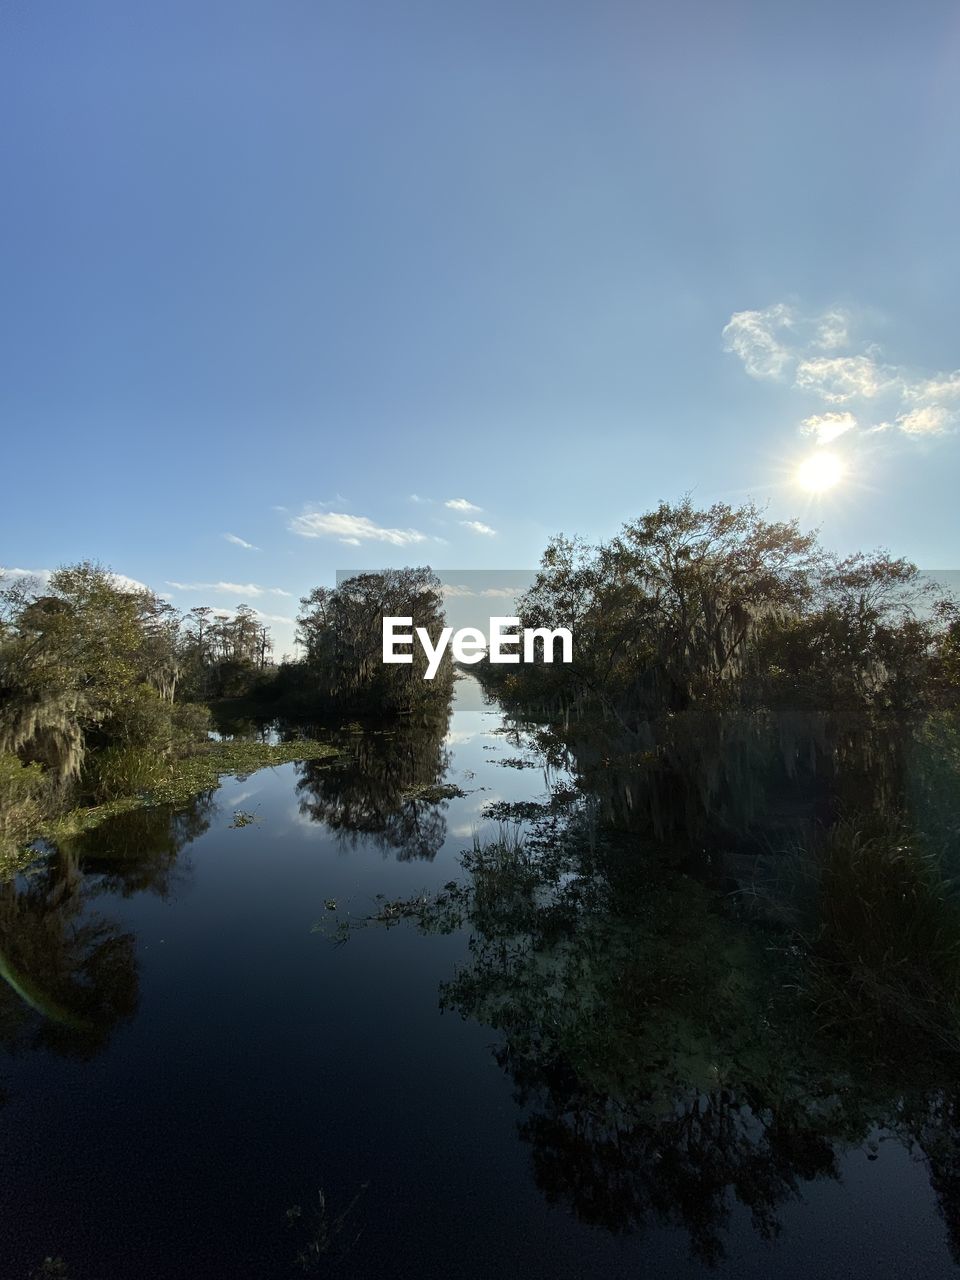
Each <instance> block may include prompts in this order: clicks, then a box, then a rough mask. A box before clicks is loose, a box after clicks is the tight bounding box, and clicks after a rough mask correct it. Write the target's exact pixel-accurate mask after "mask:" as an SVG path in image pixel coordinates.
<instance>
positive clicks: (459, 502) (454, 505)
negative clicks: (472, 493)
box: [443, 498, 483, 511]
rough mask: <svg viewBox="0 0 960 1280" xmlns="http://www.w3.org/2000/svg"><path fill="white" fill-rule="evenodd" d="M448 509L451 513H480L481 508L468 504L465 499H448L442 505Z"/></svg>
mask: <svg viewBox="0 0 960 1280" xmlns="http://www.w3.org/2000/svg"><path fill="white" fill-rule="evenodd" d="M443 505H444V506H445V507H449V508H450V510H451V511H482V510H483V507H477V506H475V505H474V504H473V503H472V502H468V501H467V499H466V498H448V499H447V500H446V502H445V503H444V504H443Z"/></svg>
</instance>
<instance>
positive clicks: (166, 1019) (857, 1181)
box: [0, 680, 957, 1280]
mask: <svg viewBox="0 0 960 1280" xmlns="http://www.w3.org/2000/svg"><path fill="white" fill-rule="evenodd" d="M501 725H502V722H501V717H500V714H499V712H498V711H497V709H496V708H495V707H491V706H488V705H486V704H485V703H484V700H483V698H482V695H481V693H480V690H479V687H478V686H477V685H476V684H475V682H474V681H472V680H462V681H460V682H459V683H458V687H457V695H456V701H455V704H454V709H453V713H452V717H451V719H450V722H449V724H448V725H446V726H442V727H441V732H439V733H436V734H432V735H431V734H430V733H427V732H426V731H424V732H423V733H421V734H419V735H417V734H414V735H412V736H411V735H400V736H399V737H397V736H394V737H390V736H384V735H375V734H369V733H367V734H365V733H363V732H361V731H359V730H357V731H355V732H347V733H346V734H344V735H341V736H340V739H339V740H340V742H341V743H343V744H344V745H345V746H346V748H347V754H346V757H345V761H344V763H343V764H342V765H341V766H339V767H334V768H331V767H330V766H328V765H323V766H313V767H309V766H306V767H305V766H297V765H284V766H281V767H279V768H276V769H267V770H262V771H260V772H258V773H256V774H254V775H252V776H250V777H248V778H245V779H224V780H223V782H222V784H221V786H220V787H219V789H218V790H217V791H216V792H215V793H213V794H212V795H209V796H206V797H200V798H198V800H197V801H196V802H195V803H194V804H193V805H192V806H191V807H190V808H189V809H188V810H185V811H179V812H176V813H171V812H169V811H162V810H154V811H148V812H145V813H140V814H136V815H133V816H132V817H128V818H125V819H122V820H117V821H116V822H114V823H113V824H110V825H108V826H105V827H101V828H100V829H99V830H98V831H97V832H95V833H91V834H90V835H88V836H87V837H84V838H83V839H82V840H80V841H78V842H76V844H75V845H73V846H71V847H70V848H69V849H64V850H60V851H59V852H58V853H56V854H54V855H52V856H51V859H50V861H49V863H48V864H47V865H45V866H41V867H40V868H39V869H38V870H37V872H36V873H35V874H34V875H32V876H31V877H27V878H23V879H21V880H19V881H18V882H16V883H15V884H10V885H7V886H4V887H2V888H0V949H2V954H3V958H4V959H3V975H4V978H5V981H3V982H0V1142H2V1147H0V1152H2V1155H0V1161H2V1167H0V1178H2V1182H0V1185H2V1192H0V1195H2V1201H0V1275H2V1276H3V1277H5V1278H6V1277H11V1278H16V1280H26V1277H28V1276H31V1275H33V1274H35V1273H37V1274H44V1273H42V1272H37V1268H38V1267H39V1266H40V1265H41V1264H42V1262H43V1259H45V1258H58V1259H62V1260H63V1269H62V1270H56V1269H55V1270H53V1271H51V1272H50V1274H62V1275H66V1276H68V1277H70V1280H107V1278H109V1277H118V1278H121V1280H126V1278H127V1277H131V1278H133V1277H148V1278H149V1277H158V1278H163V1280H174V1278H177V1280H180V1278H181V1277H182V1278H186V1277H190V1278H191V1280H193V1278H195V1277H224V1278H226V1277H230V1278H232V1280H233V1278H235V1280H245V1278H247V1277H249V1278H250V1280H273V1278H274V1277H288V1276H294V1275H297V1274H304V1273H305V1272H306V1273H307V1274H311V1273H312V1274H317V1275H326V1274H337V1275H343V1276H356V1277H370V1278H371V1280H373V1278H374V1277H376V1278H377V1280H388V1278H389V1277H395V1276H396V1277H405V1276H411V1277H434V1276H436V1277H447V1276H456V1277H463V1278H466V1277H501V1276H517V1277H524V1278H525V1280H534V1278H538V1277H543V1278H544V1280H547V1278H548V1277H611V1280H612V1278H613V1277H628V1276H629V1277H640V1276H658V1277H659V1276H667V1277H674V1276H675V1277H692V1276H701V1275H719V1276H726V1275H729V1276H737V1277H761V1276H762V1277H768V1276H772V1275H775V1276H778V1277H804V1280H808V1278H809V1277H810V1276H844V1277H859V1276H863V1277H867V1276H870V1277H876V1276H891V1277H900V1276H925V1277H937V1276H947V1275H954V1274H955V1273H956V1271H957V1268H956V1267H955V1266H954V1263H953V1261H952V1258H951V1252H950V1237H949V1232H948V1224H947V1221H946V1220H945V1218H944V1211H943V1209H942V1208H941V1201H942V1202H943V1203H944V1204H946V1205H947V1206H948V1207H947V1213H948V1216H949V1213H950V1210H949V1204H950V1192H951V1188H950V1187H949V1186H946V1187H945V1186H944V1183H945V1182H946V1181H949V1178H948V1175H946V1174H944V1171H943V1169H942V1168H941V1169H939V1170H938V1171H934V1179H933V1180H934V1182H935V1183H937V1185H938V1188H939V1191H940V1193H941V1195H940V1199H938V1195H937V1192H936V1190H935V1189H934V1187H932V1186H931V1167H930V1165H929V1161H928V1157H927V1155H926V1154H925V1153H924V1152H923V1151H922V1150H920V1149H918V1148H917V1147H916V1146H914V1145H910V1144H906V1143H904V1142H901V1141H899V1140H897V1139H895V1138H893V1137H892V1136H891V1134H890V1133H889V1132H887V1131H886V1130H885V1129H884V1128H883V1127H879V1128H878V1127H874V1128H873V1129H872V1130H871V1132H870V1134H869V1140H868V1141H864V1142H862V1143H854V1144H848V1145H844V1144H841V1143H837V1144H836V1145H835V1146H834V1149H833V1153H832V1166H831V1169H830V1172H829V1173H828V1174H825V1173H823V1171H822V1161H820V1162H819V1163H818V1161H816V1160H814V1161H810V1160H806V1161H805V1160H804V1159H803V1157H802V1155H799V1156H797V1158H796V1159H795V1161H794V1167H793V1171H792V1173H791V1175H790V1177H789V1178H788V1179H787V1180H786V1185H787V1193H786V1194H782V1195H779V1196H778V1197H777V1203H776V1204H775V1205H773V1206H772V1209H771V1212H770V1213H769V1214H767V1215H765V1217H764V1221H763V1222H762V1223H758V1215H757V1212H756V1207H755V1206H754V1207H753V1209H751V1208H748V1207H745V1205H744V1204H742V1203H741V1202H740V1200H738V1198H737V1196H736V1195H735V1194H734V1193H733V1192H732V1191H729V1190H727V1189H726V1188H724V1187H723V1186H722V1185H721V1186H720V1187H719V1190H718V1193H717V1203H719V1204H722V1212H721V1213H719V1214H717V1215H715V1217H716V1218H717V1221H715V1222H714V1223H713V1224H712V1227H711V1229H712V1230H715V1237H716V1240H717V1241H718V1242H719V1247H712V1248H711V1249H709V1250H706V1251H705V1250H704V1249H703V1248H700V1249H699V1250H698V1249H697V1248H696V1247H694V1243H695V1242H693V1241H692V1238H691V1230H690V1228H689V1223H688V1222H685V1221H683V1220H680V1219H678V1216H677V1214H675V1213H674V1212H672V1206H671V1205H670V1204H669V1203H661V1204H658V1203H657V1197H656V1187H657V1177H658V1175H657V1172H656V1167H655V1162H656V1160H658V1159H660V1158H661V1157H660V1153H659V1152H658V1151H654V1152H652V1154H651V1153H650V1152H649V1151H648V1159H649V1160H650V1161H652V1162H654V1165H653V1167H652V1172H651V1169H647V1170H645V1171H640V1170H637V1169H633V1170H631V1168H630V1163H629V1159H627V1158H626V1157H625V1156H624V1153H623V1152H622V1151H620V1152H618V1151H616V1150H614V1149H613V1148H612V1147H611V1146H610V1144H607V1146H606V1147H605V1146H604V1145H603V1144H599V1145H597V1147H596V1149H595V1151H594V1152H593V1154H592V1157H591V1158H592V1160H593V1161H594V1163H595V1164H596V1163H598V1162H599V1163H600V1164H603V1162H604V1161H608V1162H609V1165H610V1167H611V1168H613V1169H614V1170H618V1171H619V1172H615V1173H614V1174H613V1175H611V1176H610V1177H607V1176H606V1172H605V1171H604V1170H603V1169H599V1170H597V1169H593V1170H592V1171H591V1172H592V1174H595V1175H596V1177H595V1183H591V1185H595V1186H597V1187H606V1188H608V1193H609V1195H610V1197H611V1199H610V1202H609V1203H600V1204H597V1203H595V1202H594V1203H592V1204H591V1196H594V1197H595V1193H594V1192H593V1191H592V1190H591V1188H590V1187H583V1186H581V1187H579V1188H578V1186H577V1185H575V1184H576V1183H577V1181H578V1180H583V1177H584V1175H583V1172H582V1169H581V1167H580V1166H579V1165H578V1166H577V1168H576V1169H575V1170H572V1171H570V1172H569V1177H566V1178H565V1177H564V1171H563V1170H562V1169H561V1171H560V1174H561V1176H560V1177H559V1180H558V1176H557V1169H556V1167H555V1166H556V1160H557V1158H558V1157H557V1153H556V1151H554V1152H553V1160H554V1166H553V1173H552V1176H546V1175H545V1174H544V1172H543V1162H542V1159H540V1157H538V1153H537V1151H536V1149H535V1143H533V1142H532V1141H531V1139H530V1134H531V1129H530V1126H529V1125H526V1126H525V1121H527V1120H528V1119H529V1114H528V1112H529V1108H530V1105H531V1103H530V1100H529V1097H528V1096H524V1091H523V1090H522V1089H518V1086H517V1082H516V1079H515V1077H514V1076H512V1075H511V1074H509V1073H508V1071H507V1070H505V1069H504V1066H503V1065H501V1064H502V1062H503V1060H504V1059H503V1054H502V1052H500V1057H499V1058H498V1051H502V1047H503V1040H502V1035H501V1033H499V1032H497V1031H494V1030H492V1029H491V1028H490V1027H489V1026H484V1025H480V1024H479V1023H478V1022H477V1021H475V1020H473V1019H465V1018H461V1017H460V1016H458V1015H457V1014H456V1013H455V1012H454V1013H451V1012H449V1011H447V1012H443V1011H442V1010H441V1007H440V1000H439V997H438V992H439V990H440V988H441V984H443V983H445V982H449V980H450V979H451V978H452V977H453V976H454V975H455V974H456V973H457V972H458V969H461V968H462V966H464V965H465V964H466V963H467V962H468V960H469V958H470V955H471V952H470V949H469V946H470V931H469V929H458V930H454V931H453V932H451V933H448V934H437V933H433V934H429V935H424V934H422V933H421V932H418V931H417V930H416V929H415V928H413V927H409V926H407V925H405V924H402V925H399V926H398V927H396V928H390V929H386V928H366V929H361V930H356V931H354V932H352V933H351V936H350V939H349V943H348V944H347V945H342V946H338V945H336V944H335V943H334V941H333V940H332V939H331V937H330V936H329V931H328V932H326V933H325V932H323V931H321V932H318V931H316V930H315V929H314V926H315V925H316V924H317V922H318V921H321V920H323V919H325V918H326V919H330V918H331V915H332V913H333V912H334V911H336V913H337V914H338V915H339V916H343V915H344V914H346V913H349V917H351V918H359V917H362V916H364V915H365V914H367V913H370V912H372V911H374V910H376V907H377V903H378V901H379V900H378V898H377V895H378V894H383V895H385V896H386V898H387V899H393V898H399V897H409V896H410V895H413V894H417V893H419V892H420V891H426V892H430V891H435V890H438V889H440V888H441V887H442V886H443V885H444V884H445V883H447V882H449V881H451V880H454V879H456V878H458V876H462V874H463V872H462V870H461V868H460V863H459V855H460V854H461V853H462V852H463V850H464V849H465V848H467V847H468V846H469V845H470V844H471V842H472V838H473V834H474V832H475V831H476V830H478V829H480V830H481V831H483V830H484V818H483V810H484V808H485V806H488V805H490V804H491V803H494V802H496V801H500V800H503V801H521V800H536V799H540V798H543V797H544V795H545V794H546V791H547V788H548V785H549V783H550V782H551V781H556V780H555V779H551V778H549V777H548V776H547V775H546V774H545V772H544V770H543V768H541V767H536V763H537V762H536V759H535V757H530V756H529V755H528V756H527V757H526V759H525V761H524V762H525V763H527V764H533V765H534V766H535V767H517V766H518V765H519V764H520V763H521V761H520V760H519V759H518V748H517V745H516V743H511V742H510V741H509V740H508V738H506V737H505V736H504V734H503V733H500V732H498V730H499V729H501ZM438 780H439V781H442V782H446V783H449V784H453V785H454V786H455V787H457V788H459V789H460V791H462V792H463V793H464V794H462V795H456V796H453V797H451V798H445V799H438V798H436V797H430V796H429V795H428V796H427V798H426V799H424V798H422V797H421V799H420V800H419V801H417V800H415V799H410V798H409V796H410V792H411V791H412V790H414V789H416V788H417V787H422V786H429V785H430V784H435V783H436V782H437V781H438ZM405 796H406V797H407V799H404V797H405ZM238 813H241V814H246V815H248V820H246V821H245V822H243V821H241V822H240V823H239V824H238V821H237V816H236V815H237V814H238ZM327 904H331V905H330V906H328V905H327ZM534 1132H535V1130H534ZM563 1158H564V1157H563V1151H562V1150H561V1151H560V1155H559V1159H560V1161H561V1163H562V1160H563ZM631 1158H632V1157H631ZM573 1160H574V1156H573V1155H571V1161H573ZM664 1163H666V1162H664ZM634 1174H635V1175H637V1176H641V1175H642V1177H643V1178H644V1179H646V1182H645V1185H647V1186H648V1187H651V1188H653V1193H652V1194H648V1199H647V1202H648V1207H649V1212H646V1213H645V1214H642V1215H638V1214H637V1213H636V1212H635V1211H633V1210H631V1211H630V1212H624V1213H623V1214H620V1213H619V1212H618V1202H617V1197H618V1196H620V1195H621V1194H622V1193H623V1192H624V1187H623V1182H624V1180H627V1181H629V1178H630V1177H631V1176H632V1175H634ZM558 1181H559V1183H560V1184H564V1183H566V1185H567V1189H568V1190H570V1184H574V1185H573V1187H572V1192H571V1193H570V1194H560V1193H558V1191H557V1186H558ZM721 1183H722V1179H721ZM663 1186H664V1189H665V1198H666V1199H667V1200H669V1194H670V1192H669V1184H668V1182H667V1180H666V1174H665V1175H664V1182H663ZM687 1216H688V1218H689V1214H688V1215H687ZM708 1255H709V1256H708Z"/></svg>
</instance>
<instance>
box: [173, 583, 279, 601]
mask: <svg viewBox="0 0 960 1280" xmlns="http://www.w3.org/2000/svg"><path fill="white" fill-rule="evenodd" d="M166 585H167V586H168V587H173V589H174V591H209V592H211V593H214V594H216V595H226V596H254V597H256V596H265V595H269V596H290V595H291V592H289V591H284V590H283V588H282V587H261V586H260V585H259V584H258V583H256V582H167V584H166Z"/></svg>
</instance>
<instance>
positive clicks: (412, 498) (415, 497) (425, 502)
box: [410, 493, 433, 506]
mask: <svg viewBox="0 0 960 1280" xmlns="http://www.w3.org/2000/svg"><path fill="white" fill-rule="evenodd" d="M410 501H411V502H416V503H419V504H420V505H421V506H426V505H429V504H430V503H431V502H432V501H433V499H432V498H421V497H420V495H419V493H411V495H410Z"/></svg>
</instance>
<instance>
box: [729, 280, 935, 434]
mask: <svg viewBox="0 0 960 1280" xmlns="http://www.w3.org/2000/svg"><path fill="white" fill-rule="evenodd" d="M852 325H853V318H852V316H851V315H850V313H849V312H847V311H845V310H841V309H840V308H832V309H831V310H828V311H825V312H823V313H821V314H819V315H804V314H803V313H801V312H800V311H798V310H797V309H796V308H794V307H791V306H789V305H787V304H786V303H776V304H775V305H774V306H771V307H767V308H766V309H765V310H762V311H738V312H735V313H734V315H732V316H731V317H730V320H729V321H728V323H727V324H726V326H725V327H724V330H723V340H724V345H725V348H726V350H727V351H730V352H732V353H733V354H734V355H736V356H737V357H738V358H739V359H740V361H741V362H742V364H743V367H744V369H745V371H746V372H747V373H748V374H749V375H750V377H752V378H763V379H767V380H771V381H776V382H782V383H784V384H787V385H789V386H792V387H793V388H794V389H795V390H796V391H798V392H803V393H806V394H807V395H814V396H816V397H817V398H818V399H819V400H821V401H823V403H824V404H826V405H832V406H841V405H842V406H844V408H843V409H842V410H841V411H832V412H827V413H821V414H813V415H811V416H808V417H806V418H804V419H802V421H801V423H800V430H801V432H802V433H803V434H804V435H812V436H814V437H816V439H817V440H818V442H819V443H821V444H826V443H829V442H830V441H833V440H837V439H839V438H840V436H849V437H851V438H853V437H855V436H859V435H872V434H875V433H876V432H878V431H881V430H883V431H885V430H888V429H889V428H890V427H891V425H893V426H895V427H896V428H898V429H899V430H900V431H901V432H902V433H903V434H904V435H908V436H914V437H917V436H935V435H942V434H944V433H946V432H948V431H950V430H952V429H954V428H955V427H957V426H958V425H960V370H953V371H950V372H947V373H934V374H918V373H917V372H916V371H915V370H911V369H909V368H908V367H907V366H906V365H898V364H895V363H892V362H890V361H888V360H885V359H881V356H880V352H879V350H878V348H877V347H876V346H874V345H870V344H865V343H860V344H854V342H853V339H852V338H851V328H852ZM855 345H859V347H860V349H859V350H850V348H851V347H854V346H855ZM845 349H846V350H845ZM841 351H843V354H837V353H838V352H841ZM825 352H830V353H832V354H824V353H825ZM847 406H849V407H847ZM854 409H855V410H856V412H854ZM871 418H872V419H873V421H872V422H871V421H869V419H871ZM865 419H866V421H865Z"/></svg>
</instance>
